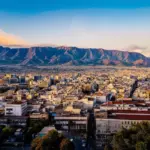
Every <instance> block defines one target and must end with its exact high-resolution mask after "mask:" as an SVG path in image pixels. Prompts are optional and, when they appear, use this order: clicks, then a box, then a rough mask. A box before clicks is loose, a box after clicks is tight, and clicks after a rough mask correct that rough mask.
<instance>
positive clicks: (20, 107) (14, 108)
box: [5, 102, 27, 116]
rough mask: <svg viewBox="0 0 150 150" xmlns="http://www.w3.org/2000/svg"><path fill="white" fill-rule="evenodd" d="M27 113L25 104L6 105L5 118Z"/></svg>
mask: <svg viewBox="0 0 150 150" xmlns="http://www.w3.org/2000/svg"><path fill="white" fill-rule="evenodd" d="M26 113H27V102H13V103H7V104H6V106H5V116H23V115H25V114H26Z"/></svg>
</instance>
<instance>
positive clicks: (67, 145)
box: [60, 138, 75, 150]
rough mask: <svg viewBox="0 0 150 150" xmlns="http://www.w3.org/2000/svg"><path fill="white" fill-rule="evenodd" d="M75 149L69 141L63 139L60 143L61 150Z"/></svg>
mask: <svg viewBox="0 0 150 150" xmlns="http://www.w3.org/2000/svg"><path fill="white" fill-rule="evenodd" d="M74 149H75V147H74V145H73V143H72V142H71V141H70V140H69V139H66V138H65V139H63V140H62V142H61V143H60V150H74Z"/></svg>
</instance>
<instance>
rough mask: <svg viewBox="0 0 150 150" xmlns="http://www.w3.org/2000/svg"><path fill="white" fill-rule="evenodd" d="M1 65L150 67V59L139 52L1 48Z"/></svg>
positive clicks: (62, 48) (94, 49)
mask: <svg viewBox="0 0 150 150" xmlns="http://www.w3.org/2000/svg"><path fill="white" fill-rule="evenodd" d="M0 64H19V65H60V64H63V65H114V66H118V65H121V66H144V67H150V58H149V57H146V56H144V55H143V54H141V53H138V52H128V51H119V50H105V49H102V48H99V49H98V48H78V47H67V46H56V47H55V46H53V47H52V46H46V47H39V46H38V47H37V46H36V47H30V48H9V47H3V46H0Z"/></svg>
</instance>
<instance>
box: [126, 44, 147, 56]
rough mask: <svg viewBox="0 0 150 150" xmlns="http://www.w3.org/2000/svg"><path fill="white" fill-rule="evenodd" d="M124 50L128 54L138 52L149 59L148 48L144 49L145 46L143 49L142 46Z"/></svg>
mask: <svg viewBox="0 0 150 150" xmlns="http://www.w3.org/2000/svg"><path fill="white" fill-rule="evenodd" d="M125 50H127V51H129V52H138V53H141V54H143V55H145V56H147V57H150V48H149V47H146V46H145V47H144V46H138V45H131V46H129V47H128V48H126V49H125Z"/></svg>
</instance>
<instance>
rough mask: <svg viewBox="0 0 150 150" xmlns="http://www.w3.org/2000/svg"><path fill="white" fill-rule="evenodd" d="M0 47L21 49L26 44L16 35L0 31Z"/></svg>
mask: <svg viewBox="0 0 150 150" xmlns="http://www.w3.org/2000/svg"><path fill="white" fill-rule="evenodd" d="M0 45H3V46H12V47H16V46H17V47H22V46H25V45H27V42H25V41H24V40H23V39H21V38H20V37H18V36H16V35H13V34H9V33H6V32H4V31H3V30H1V29H0Z"/></svg>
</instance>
